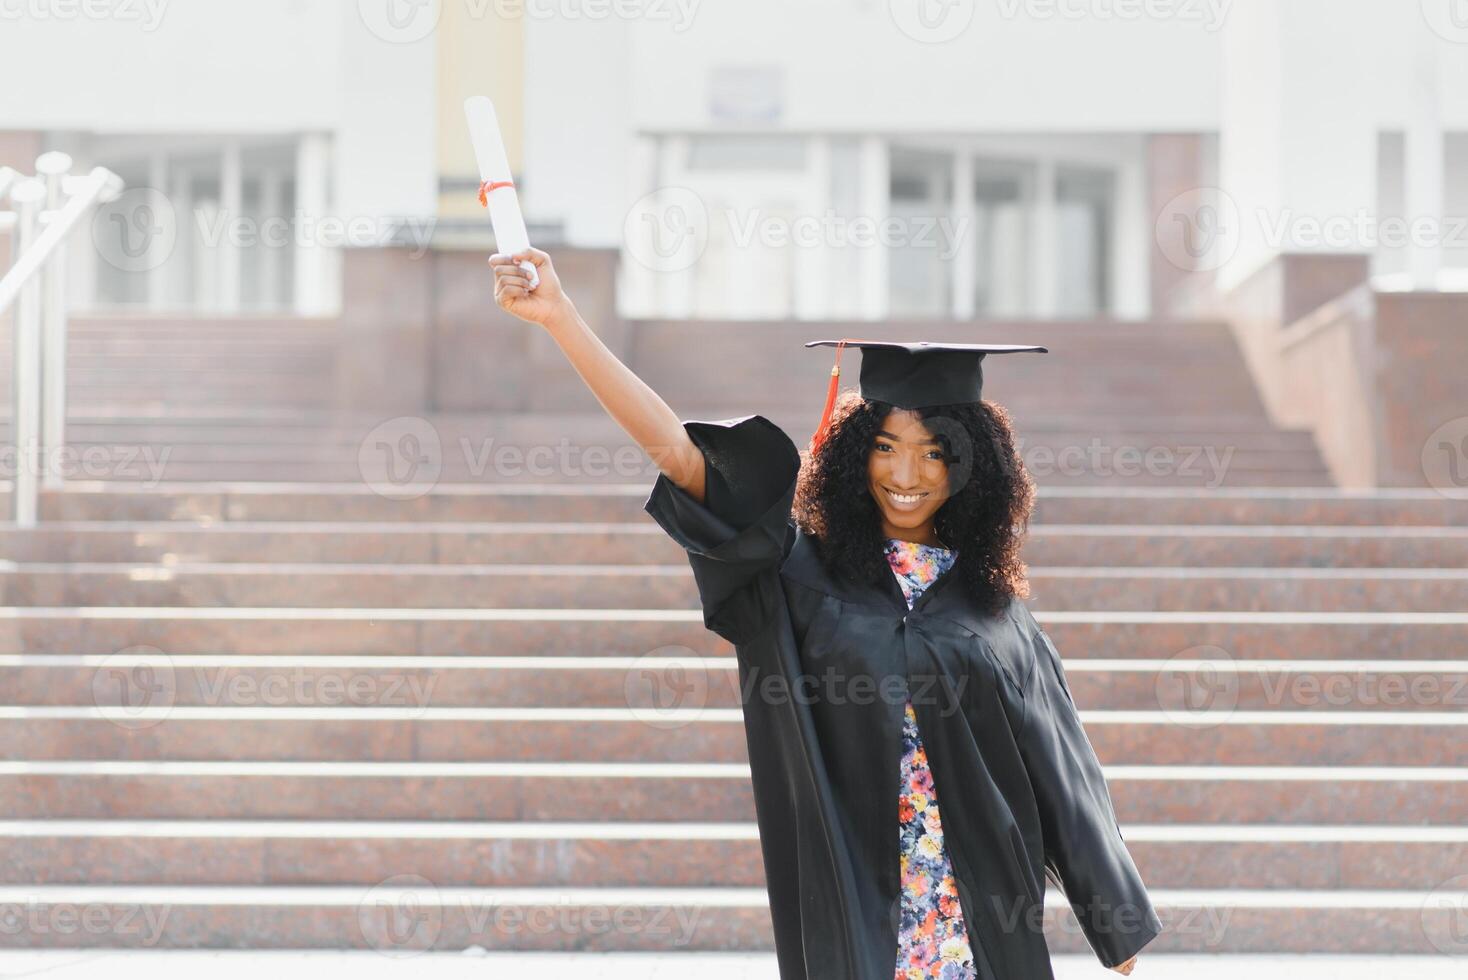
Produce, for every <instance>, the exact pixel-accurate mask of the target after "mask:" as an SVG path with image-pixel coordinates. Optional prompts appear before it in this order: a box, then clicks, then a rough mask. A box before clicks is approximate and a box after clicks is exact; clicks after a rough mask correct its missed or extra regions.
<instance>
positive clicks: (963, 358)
mask: <svg viewBox="0 0 1468 980" xmlns="http://www.w3.org/2000/svg"><path fill="white" fill-rule="evenodd" d="M805 346H807V347H835V348H836V363H835V365H833V366H832V368H831V381H830V384H829V385H828V386H827V389H826V405H825V408H824V410H823V411H822V412H821V424H820V426H819V427H818V428H817V429H816V433H815V435H814V436H812V437H811V450H812V451H815V450H816V449H819V448H820V445H821V442H822V441H824V439H825V437H826V429H827V428H828V427H829V426H830V422H831V410H832V407H833V406H834V405H835V403H836V391H837V389H838V388H839V387H840V384H841V349H842V348H843V347H857V348H860V349H861V375H860V379H859V387H860V391H861V396H862V397H863V398H867V399H870V400H872V401H880V402H887V403H888V404H890V405H894V406H896V407H897V408H927V407H929V406H932V405H957V404H964V403H967V402H977V401H980V400H981V393H982V391H983V386H984V371H983V361H984V356H985V355H986V354H1011V353H1016V352H1019V351H1039V352H1041V353H1049V351H1048V348H1045V347H1038V346H1034V345H1026V344H939V343H931V342H929V341H916V342H899V341H890V340H812V341H811V342H809V343H808V344H806V345H805Z"/></svg>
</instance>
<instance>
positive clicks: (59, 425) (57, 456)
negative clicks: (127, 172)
mask: <svg viewBox="0 0 1468 980" xmlns="http://www.w3.org/2000/svg"><path fill="white" fill-rule="evenodd" d="M70 171H71V157H69V156H67V155H66V154H65V153H43V154H41V156H40V157H39V158H37V160H36V176H35V177H23V176H21V175H20V174H17V173H16V172H15V171H14V170H11V169H10V168H8V167H4V168H0V200H3V199H4V197H5V195H6V193H7V192H8V193H9V196H10V202H11V204H12V206H13V207H14V210H13V211H4V212H0V230H4V229H6V228H9V229H11V230H12V234H11V258H12V261H11V265H10V271H8V272H7V273H5V278H3V279H0V316H4V315H5V312H6V311H7V310H8V309H10V307H11V306H12V305H14V307H15V318H14V325H13V329H12V340H11V350H10V359H11V368H12V382H11V384H12V391H11V395H12V397H13V399H14V410H13V412H12V415H11V418H10V434H11V440H12V441H13V442H14V444H15V479H14V482H13V485H12V486H13V491H12V511H13V517H14V519H15V523H16V524H17V525H19V526H21V527H31V526H33V525H34V524H35V523H36V517H37V511H38V507H37V499H38V497H39V490H40V483H41V481H42V479H43V476H42V474H43V472H44V482H45V484H46V485H47V486H56V485H58V484H59V483H60V482H61V471H60V461H61V457H62V452H63V450H64V448H65V445H66V247H65V243H66V236H67V235H68V234H70V232H71V230H72V229H73V228H75V227H76V225H77V223H78V222H80V221H81V219H82V217H83V216H84V215H86V214H88V213H90V211H91V209H92V208H93V207H94V206H96V204H97V203H98V202H101V201H110V200H113V199H115V198H116V197H117V195H118V194H120V193H122V180H121V179H120V178H119V177H118V176H117V175H116V174H114V173H112V172H111V171H110V170H105V169H103V168H102V167H98V168H96V169H95V170H93V171H92V172H91V173H90V174H88V175H87V176H85V177H73V176H70ZM43 228H44V230H42V229H43Z"/></svg>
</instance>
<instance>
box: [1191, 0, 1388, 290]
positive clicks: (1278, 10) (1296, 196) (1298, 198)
mask: <svg viewBox="0 0 1468 980" xmlns="http://www.w3.org/2000/svg"><path fill="white" fill-rule="evenodd" d="M1372 16H1373V14H1372V9H1371V5H1352V4H1342V3H1339V2H1338V0H1337V2H1332V0H1290V2H1289V3H1279V2H1278V0H1235V2H1234V4H1233V7H1232V9H1231V10H1230V12H1229V16H1228V18H1227V20H1226V21H1225V24H1224V28H1223V36H1222V42H1221V47H1222V52H1223V73H1222V81H1223V84H1222V91H1221V99H1220V108H1221V114H1220V126H1219V154H1220V166H1219V185H1220V188H1221V190H1222V191H1223V193H1224V194H1225V195H1227V197H1226V198H1225V199H1224V203H1225V205H1226V207H1227V208H1229V209H1230V210H1236V212H1237V214H1238V218H1237V221H1236V225H1235V227H1236V229H1237V234H1236V235H1235V236H1233V237H1232V240H1230V241H1227V242H1226V243H1225V244H1226V251H1225V252H1224V253H1221V254H1226V255H1231V258H1229V260H1228V261H1227V263H1226V264H1224V265H1223V266H1222V267H1221V268H1220V269H1219V275H1218V285H1219V287H1220V288H1222V289H1225V290H1226V289H1228V288H1231V287H1232V286H1234V285H1237V284H1238V283H1239V282H1241V281H1243V279H1245V278H1246V277H1247V276H1248V275H1249V274H1250V273H1252V272H1254V271H1255V270H1256V269H1258V268H1259V267H1260V266H1262V265H1264V264H1265V263H1267V262H1269V261H1270V260H1271V259H1273V258H1274V257H1275V256H1277V255H1279V254H1281V253H1286V252H1339V253H1356V254H1360V253H1362V252H1365V251H1367V250H1368V244H1369V243H1368V241H1367V240H1365V239H1364V238H1363V236H1361V235H1359V234H1357V233H1356V232H1355V230H1354V229H1356V228H1359V227H1361V225H1362V222H1360V220H1359V219H1360V218H1361V217H1362V216H1363V215H1364V216H1368V217H1369V216H1371V215H1374V214H1375V212H1376V205H1377V201H1376V154H1377V133H1376V128H1375V125H1376V121H1375V118H1374V117H1373V116H1372V114H1371V113H1370V112H1367V111H1364V110H1363V106H1369V105H1372V104H1373V103H1374V102H1375V101H1376V99H1375V98H1374V95H1375V93H1374V92H1373V91H1372V89H1373V88H1374V87H1375V86H1378V85H1379V84H1380V82H1379V81H1378V80H1377V79H1376V77H1375V76H1374V75H1373V74H1372V73H1371V72H1369V71H1361V70H1359V69H1360V66H1361V65H1370V64H1373V63H1375V62H1378V61H1379V60H1380V58H1381V52H1380V50H1379V49H1378V45H1379V44H1380V43H1381V39H1380V37H1378V36H1376V34H1375V33H1374V32H1373V31H1372V30H1371V29H1370V23H1371V17H1372ZM1317 230H1319V231H1320V232H1322V233H1320V234H1317V233H1316V231H1317ZM1327 230H1333V233H1334V234H1336V235H1337V240H1335V241H1332V240H1330V238H1329V237H1328V236H1327V235H1326V234H1324V232H1325V231H1327Z"/></svg>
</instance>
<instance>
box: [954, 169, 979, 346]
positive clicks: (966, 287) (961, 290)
mask: <svg viewBox="0 0 1468 980" xmlns="http://www.w3.org/2000/svg"><path fill="white" fill-rule="evenodd" d="M952 183H953V197H952V200H951V201H950V206H949V211H948V213H949V218H950V220H951V221H952V222H953V227H952V234H953V235H955V236H957V241H956V242H955V243H954V246H953V248H954V253H953V256H952V257H951V258H950V259H949V261H950V262H952V264H953V275H952V276H951V277H950V278H949V282H950V283H952V285H953V297H952V301H951V304H950V308H951V310H952V312H953V316H954V319H957V320H972V319H973V317H974V290H975V289H976V288H977V285H978V271H979V270H978V267H977V266H976V263H977V262H978V249H977V245H978V242H977V240H976V239H975V237H974V236H975V230H974V221H975V220H976V218H977V214H978V210H977V208H975V207H974V155H973V153H972V152H970V151H969V150H967V149H964V148H962V147H960V148H959V149H958V150H957V152H955V153H954V154H953V180H952Z"/></svg>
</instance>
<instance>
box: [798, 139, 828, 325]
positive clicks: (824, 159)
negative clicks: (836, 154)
mask: <svg viewBox="0 0 1468 980" xmlns="http://www.w3.org/2000/svg"><path fill="white" fill-rule="evenodd" d="M807 143H808V152H807V154H806V179H805V183H806V193H805V194H804V195H803V204H802V210H803V211H804V212H805V214H804V216H803V217H804V218H805V219H806V220H807V222H813V223H814V226H815V227H816V228H817V229H819V234H818V236H817V237H818V240H817V241H816V242H815V243H814V244H804V245H797V244H794V243H792V244H791V247H792V248H793V249H794V250H795V316H796V318H797V319H800V320H820V319H824V318H827V317H829V316H830V312H831V301H830V289H831V282H830V279H831V274H830V266H831V263H830V252H831V243H830V242H829V241H827V240H826V234H825V232H826V230H827V229H828V228H829V227H830V226H829V225H828V223H827V221H826V212H827V211H828V210H830V208H831V138H830V137H829V136H811V137H809V138H808V141H807ZM797 216H798V217H799V215H797Z"/></svg>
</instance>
